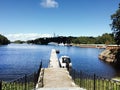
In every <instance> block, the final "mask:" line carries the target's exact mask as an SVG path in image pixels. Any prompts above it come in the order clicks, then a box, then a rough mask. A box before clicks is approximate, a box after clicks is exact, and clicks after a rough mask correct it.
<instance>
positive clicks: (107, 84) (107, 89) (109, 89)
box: [75, 78, 120, 90]
mask: <svg viewBox="0 0 120 90" xmlns="http://www.w3.org/2000/svg"><path fill="white" fill-rule="evenodd" d="M75 83H76V84H77V85H78V86H80V87H83V88H85V89H87V90H93V89H94V85H95V90H120V87H119V85H120V82H115V81H112V80H108V79H95V80H93V79H90V78H81V79H80V78H76V79H75ZM94 83H95V84H94Z"/></svg>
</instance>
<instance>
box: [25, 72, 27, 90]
mask: <svg viewBox="0 0 120 90" xmlns="http://www.w3.org/2000/svg"><path fill="white" fill-rule="evenodd" d="M25 90H27V75H26V74H25Z"/></svg>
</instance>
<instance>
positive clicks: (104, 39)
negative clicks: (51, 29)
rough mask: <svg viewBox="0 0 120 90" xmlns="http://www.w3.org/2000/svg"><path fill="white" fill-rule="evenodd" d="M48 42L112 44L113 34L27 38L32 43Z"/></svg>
mask: <svg viewBox="0 0 120 90" xmlns="http://www.w3.org/2000/svg"><path fill="white" fill-rule="evenodd" d="M49 42H56V43H64V44H65V43H68V44H70V43H74V44H114V37H113V34H108V33H105V34H103V35H102V36H98V37H86V36H81V37H71V36H69V37H63V36H60V37H53V38H38V39H35V40H29V41H27V43H33V44H48V43H49Z"/></svg>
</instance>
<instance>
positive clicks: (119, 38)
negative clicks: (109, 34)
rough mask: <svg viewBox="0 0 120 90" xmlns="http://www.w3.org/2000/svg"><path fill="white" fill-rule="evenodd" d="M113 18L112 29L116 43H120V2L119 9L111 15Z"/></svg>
mask: <svg viewBox="0 0 120 90" xmlns="http://www.w3.org/2000/svg"><path fill="white" fill-rule="evenodd" d="M111 19H112V24H111V26H112V30H113V33H114V37H115V41H116V44H118V45H120V4H119V9H118V10H117V11H116V12H115V13H114V14H113V15H111Z"/></svg>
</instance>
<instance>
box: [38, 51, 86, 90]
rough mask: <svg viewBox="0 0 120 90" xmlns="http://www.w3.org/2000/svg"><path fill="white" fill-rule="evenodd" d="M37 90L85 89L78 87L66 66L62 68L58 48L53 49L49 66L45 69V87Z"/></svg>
mask: <svg viewBox="0 0 120 90" xmlns="http://www.w3.org/2000/svg"><path fill="white" fill-rule="evenodd" d="M36 90H85V89H82V88H80V87H78V86H77V85H76V84H75V83H74V82H73V80H72V78H71V76H70V75H69V72H68V71H67V69H66V68H60V66H59V62H58V57H57V54H56V50H55V49H52V51H51V56H50V63H49V67H48V68H45V69H44V75H43V87H42V88H40V87H39V85H38V89H36Z"/></svg>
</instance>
